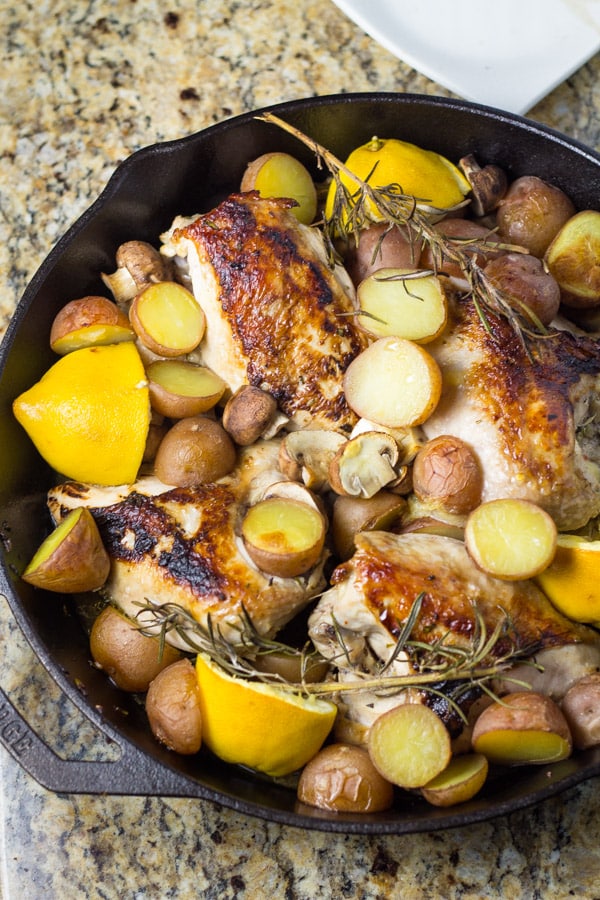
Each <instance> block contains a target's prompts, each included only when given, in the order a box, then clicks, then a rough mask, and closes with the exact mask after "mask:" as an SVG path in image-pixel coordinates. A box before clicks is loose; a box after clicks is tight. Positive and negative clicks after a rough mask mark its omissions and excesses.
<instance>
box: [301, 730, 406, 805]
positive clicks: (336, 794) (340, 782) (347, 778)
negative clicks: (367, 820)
mask: <svg viewBox="0 0 600 900" xmlns="http://www.w3.org/2000/svg"><path fill="white" fill-rule="evenodd" d="M298 799H299V800H300V801H301V802H302V803H306V804H308V805H309V806H316V807H318V808H319V809H331V810H334V811H335V812H353V813H372V812H381V811H382V810H385V809H389V808H390V806H391V805H392V802H393V800H394V789H393V786H392V785H391V784H390V782H389V781H386V779H385V778H384V777H383V776H382V775H380V773H379V772H378V771H377V769H376V768H375V766H374V765H373V763H372V762H371V759H370V757H369V754H368V752H367V751H366V750H365V748H364V747H356V746H353V745H351V744H330V745H329V746H327V747H325V748H323V749H322V750H320V751H319V753H317V755H316V756H314V757H313V759H311V761H310V762H309V763H308V764H307V765H306V766H305V767H304V769H303V770H302V774H301V775H300V780H299V782H298Z"/></svg>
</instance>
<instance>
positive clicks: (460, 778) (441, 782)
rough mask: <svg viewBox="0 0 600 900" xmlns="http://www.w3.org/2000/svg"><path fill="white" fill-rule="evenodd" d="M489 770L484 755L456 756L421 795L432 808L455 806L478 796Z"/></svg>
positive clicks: (425, 787)
mask: <svg viewBox="0 0 600 900" xmlns="http://www.w3.org/2000/svg"><path fill="white" fill-rule="evenodd" d="M488 769H489V763H488V761H487V758H486V757H485V756H484V755H483V754H482V753H464V754H461V755H460V756H454V757H453V758H452V759H451V760H450V762H449V763H448V765H447V766H446V768H445V769H444V771H443V772H440V774H439V775H436V776H435V778H432V779H431V781H428V782H427V784H426V785H425V786H424V787H422V788H421V794H422V795H423V797H424V798H425V800H427V802H428V803H431V804H432V806H455V805H456V804H457V803H465V802H466V801H467V800H470V799H471V798H472V797H474V796H475V794H478V793H479V791H480V790H481V788H482V787H483V785H484V784H485V781H486V778H487V774H488Z"/></svg>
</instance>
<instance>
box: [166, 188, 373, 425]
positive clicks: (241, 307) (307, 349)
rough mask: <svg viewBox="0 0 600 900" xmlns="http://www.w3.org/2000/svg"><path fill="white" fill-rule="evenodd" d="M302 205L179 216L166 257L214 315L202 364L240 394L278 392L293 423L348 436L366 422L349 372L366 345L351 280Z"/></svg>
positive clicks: (247, 198)
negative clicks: (247, 388) (352, 399)
mask: <svg viewBox="0 0 600 900" xmlns="http://www.w3.org/2000/svg"><path fill="white" fill-rule="evenodd" d="M292 203H293V201H288V200H274V199H265V198H261V197H260V196H259V194H258V193H256V192H250V193H247V194H233V195H231V196H230V197H228V198H227V199H226V200H224V201H223V202H222V203H221V204H220V205H219V206H218V207H217V208H216V209H214V210H213V211H212V212H209V213H206V214H204V215H200V216H198V217H196V218H195V219H192V220H181V221H180V222H178V220H176V221H175V222H174V224H173V226H172V228H171V230H170V231H169V232H168V233H166V234H165V235H163V237H162V239H163V248H162V252H163V253H166V254H168V255H174V256H178V257H183V258H185V259H186V260H187V266H188V273H189V277H190V279H191V285H192V290H193V293H194V295H195V297H196V299H197V301H198V303H199V304H200V306H201V307H202V309H203V310H204V313H205V315H206V323H207V324H206V334H205V336H204V339H203V341H202V345H201V348H200V353H201V357H202V362H203V363H204V364H205V365H207V366H209V367H210V368H211V369H213V370H214V371H215V372H218V373H219V375H221V377H222V378H224V379H225V381H226V382H227V384H228V385H229V387H230V388H231V390H232V391H235V390H237V388H239V387H240V386H241V385H243V384H252V385H255V386H258V387H261V388H263V389H264V390H267V391H269V393H271V394H272V395H273V396H274V397H275V399H276V400H277V403H278V405H279V408H280V410H281V411H282V412H283V413H284V414H285V415H286V416H287V417H288V418H289V420H290V423H289V425H288V427H291V428H303V427H306V426H309V427H313V428H329V429H336V430H340V431H343V432H348V431H349V430H350V429H351V428H352V426H353V425H354V423H355V421H356V416H355V415H354V414H353V413H352V411H351V410H350V409H349V407H348V405H347V403H346V400H345V397H344V393H343V391H342V376H343V374H344V372H345V370H346V369H347V367H348V365H349V364H350V362H351V361H352V360H353V359H354V357H355V356H356V355H357V354H358V353H359V352H360V351H361V350H362V349H364V347H365V346H366V342H367V339H366V337H365V335H364V334H363V333H362V332H361V331H360V330H359V329H358V328H357V326H356V324H355V322H354V317H353V316H352V315H350V313H352V312H353V311H354V310H355V307H354V296H353V289H352V286H351V283H350V281H349V279H348V277H347V276H346V277H345V278H344V279H342V276H343V275H345V273H343V272H342V271H341V270H340V269H339V268H337V267H336V268H335V269H332V268H331V267H330V265H329V264H328V261H327V256H326V253H325V247H324V244H323V240H322V237H321V236H320V234H319V233H318V232H317V231H315V230H314V229H311V228H308V227H307V226H305V225H301V224H300V223H299V222H298V221H297V219H296V218H295V216H294V215H293V214H292V213H291V212H290V206H291V205H292Z"/></svg>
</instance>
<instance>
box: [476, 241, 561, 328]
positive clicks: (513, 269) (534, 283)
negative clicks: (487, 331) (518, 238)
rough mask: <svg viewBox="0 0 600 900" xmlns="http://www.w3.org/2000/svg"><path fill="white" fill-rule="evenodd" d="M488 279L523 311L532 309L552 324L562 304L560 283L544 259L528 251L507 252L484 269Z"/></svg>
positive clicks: (540, 318)
mask: <svg viewBox="0 0 600 900" xmlns="http://www.w3.org/2000/svg"><path fill="white" fill-rule="evenodd" d="M484 273H485V277H486V279H487V280H488V281H489V282H490V283H491V284H492V286H493V287H494V288H496V289H497V290H498V291H500V292H501V293H502V295H503V296H504V299H505V300H506V301H507V302H508V303H509V304H510V305H511V306H512V307H513V308H514V309H515V310H516V312H519V313H521V314H523V313H524V314H525V315H527V310H530V311H531V312H532V313H533V314H534V316H536V317H537V318H538V319H539V320H540V322H541V323H542V325H549V324H550V322H551V321H552V319H553V318H554V317H555V316H556V314H557V312H558V308H559V306H560V300H561V294H560V287H559V286H558V282H557V281H556V279H555V278H554V277H553V276H552V275H551V274H550V272H548V271H547V270H546V269H545V267H544V264H543V263H542V261H541V259H538V258H537V256H530V255H528V254H526V253H506V254H505V255H504V256H500V257H498V258H497V259H493V260H491V261H490V262H489V263H488V264H487V265H486V267H485V269H484ZM524 307H525V309H524Z"/></svg>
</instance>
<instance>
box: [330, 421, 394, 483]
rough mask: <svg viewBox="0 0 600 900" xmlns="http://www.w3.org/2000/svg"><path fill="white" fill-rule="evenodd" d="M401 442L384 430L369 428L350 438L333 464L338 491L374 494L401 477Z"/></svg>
mask: <svg viewBox="0 0 600 900" xmlns="http://www.w3.org/2000/svg"><path fill="white" fill-rule="evenodd" d="M399 456H400V453H399V450H398V444H397V443H396V441H395V440H394V438H393V437H391V435H389V434H386V433H385V432H383V431H366V432H365V433H364V434H359V435H357V436H356V437H354V438H351V439H350V440H348V441H346V442H345V444H344V445H343V446H342V447H341V448H340V449H339V450H338V452H337V453H336V455H335V456H334V457H333V459H332V461H331V464H330V466H329V481H330V484H331V487H332V489H333V490H334V491H335V492H336V494H341V495H342V496H344V495H347V496H350V497H365V498H369V497H374V496H375V494H376V493H377V492H378V491H380V490H381V488H383V487H385V486H386V485H389V484H390V483H391V482H393V481H395V480H396V478H397V477H398V475H397V473H396V469H395V467H396V465H397V464H398V460H399Z"/></svg>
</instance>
